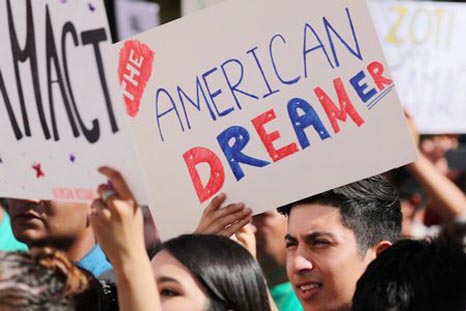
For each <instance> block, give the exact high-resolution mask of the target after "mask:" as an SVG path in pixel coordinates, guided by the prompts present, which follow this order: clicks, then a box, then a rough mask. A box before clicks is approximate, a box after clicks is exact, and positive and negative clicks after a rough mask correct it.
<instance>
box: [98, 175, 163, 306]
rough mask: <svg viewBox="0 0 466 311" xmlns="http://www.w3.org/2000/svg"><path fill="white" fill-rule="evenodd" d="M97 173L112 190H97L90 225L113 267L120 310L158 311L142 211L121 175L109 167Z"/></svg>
mask: <svg viewBox="0 0 466 311" xmlns="http://www.w3.org/2000/svg"><path fill="white" fill-rule="evenodd" d="M99 171H100V172H101V173H102V174H104V175H105V176H106V177H108V179H109V180H110V182H111V185H112V187H110V186H109V185H100V186H99V188H98V192H99V195H100V198H99V199H98V200H95V201H94V202H93V204H92V214H91V223H92V227H93V228H94V231H95V234H96V236H97V241H98V242H99V244H100V246H101V247H102V249H103V250H104V252H105V254H106V255H107V257H108V258H109V260H110V262H111V263H112V265H113V267H114V271H115V276H116V281H117V290H118V303H119V307H120V310H121V311H133V310H138V311H157V310H161V306H160V298H159V295H158V292H157V285H156V282H155V279H154V277H153V274H152V268H151V265H150V261H149V257H148V255H147V252H146V249H145V244H144V233H143V216H142V211H141V209H140V208H139V207H138V204H137V202H136V200H135V198H134V196H133V194H132V193H131V190H130V189H129V188H128V186H127V185H126V182H125V180H124V179H123V177H122V176H121V175H120V173H118V172H117V171H115V170H113V169H111V168H108V167H102V168H100V169H99Z"/></svg>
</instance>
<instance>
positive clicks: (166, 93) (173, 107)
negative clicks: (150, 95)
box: [155, 88, 184, 141]
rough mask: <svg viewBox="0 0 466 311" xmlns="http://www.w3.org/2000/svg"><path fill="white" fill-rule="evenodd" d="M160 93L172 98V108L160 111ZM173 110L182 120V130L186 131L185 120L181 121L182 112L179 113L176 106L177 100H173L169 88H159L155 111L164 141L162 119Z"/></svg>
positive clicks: (179, 119)
mask: <svg viewBox="0 0 466 311" xmlns="http://www.w3.org/2000/svg"><path fill="white" fill-rule="evenodd" d="M160 94H165V95H167V98H168V99H169V100H170V103H171V108H169V109H167V110H165V111H164V112H161V113H160V112H159V99H160ZM171 111H175V113H176V116H177V118H178V121H179V122H180V126H181V130H182V131H183V132H184V126H183V122H182V121H181V118H180V114H179V113H178V109H177V108H176V105H175V101H174V100H173V98H172V96H171V95H170V93H168V91H167V90H165V89H164V88H159V89H158V90H157V93H156V95H155V113H156V118H157V126H158V128H159V133H160V138H161V139H162V141H165V139H164V137H163V133H162V127H161V126H160V119H161V118H162V117H163V116H165V115H166V114H168V113H170V112H171Z"/></svg>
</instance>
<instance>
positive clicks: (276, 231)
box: [253, 210, 287, 267]
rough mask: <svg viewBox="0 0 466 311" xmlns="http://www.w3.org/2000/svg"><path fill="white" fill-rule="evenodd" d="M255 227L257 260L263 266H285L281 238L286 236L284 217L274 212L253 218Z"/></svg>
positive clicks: (284, 253) (283, 244) (284, 252)
mask: <svg viewBox="0 0 466 311" xmlns="http://www.w3.org/2000/svg"><path fill="white" fill-rule="evenodd" d="M253 224H254V225H255V226H256V228H257V230H256V239H257V259H258V260H259V262H261V265H262V264H263V263H265V264H271V265H274V266H282V267H284V266H285V258H286V249H285V241H283V237H284V236H285V234H286V228H287V220H286V217H284V216H283V215H281V214H279V213H278V212H277V211H276V210H271V211H268V212H266V213H263V214H260V215H257V216H254V217H253Z"/></svg>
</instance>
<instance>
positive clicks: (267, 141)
mask: <svg viewBox="0 0 466 311" xmlns="http://www.w3.org/2000/svg"><path fill="white" fill-rule="evenodd" d="M276 118H277V116H276V115H275V111H274V110H273V109H270V110H269V111H266V112H264V113H263V114H261V115H259V116H257V117H255V118H254V119H253V120H252V124H253V125H254V128H255V129H256V131H257V134H259V137H260V139H261V140H262V143H263V144H264V146H265V149H267V152H268V153H269V155H270V158H271V159H272V161H273V162H277V161H280V160H281V159H283V158H286V157H287V156H289V155H291V154H293V153H295V152H298V147H297V146H296V144H295V143H292V144H289V145H287V146H285V147H283V148H280V149H278V150H277V149H275V147H274V146H273V142H274V141H275V140H277V139H279V138H280V132H279V131H273V132H271V133H267V131H266V130H265V129H264V125H265V124H267V123H269V122H270V121H272V120H275V119H276Z"/></svg>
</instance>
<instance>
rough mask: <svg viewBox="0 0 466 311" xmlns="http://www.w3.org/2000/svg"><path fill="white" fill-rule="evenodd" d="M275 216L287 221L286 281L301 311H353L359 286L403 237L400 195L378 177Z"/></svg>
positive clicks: (292, 206)
mask: <svg viewBox="0 0 466 311" xmlns="http://www.w3.org/2000/svg"><path fill="white" fill-rule="evenodd" d="M279 211H280V212H281V213H282V214H285V215H287V216H288V230H287V234H286V236H285V241H286V247H287V260H286V264H287V274H288V278H289V279H290V281H291V283H292V284H293V289H294V290H295V292H296V294H297V296H298V298H299V300H300V301H301V303H302V305H303V307H304V310H305V311H311V310H312V311H320V310H326V311H343V310H351V307H352V303H351V301H352V297H353V294H354V290H355V287H356V282H357V280H358V279H359V277H360V276H361V275H362V274H363V272H364V271H365V269H366V267H367V265H368V264H369V263H370V262H371V261H372V260H374V259H375V257H376V256H377V254H378V253H380V252H381V251H383V250H385V249H386V248H388V247H390V246H391V245H392V243H394V242H396V241H397V240H398V239H399V236H400V232H401V217H402V216H401V209H400V202H399V199H398V192H397V190H396V188H395V187H394V186H393V185H391V184H390V183H389V182H388V181H387V180H386V179H385V178H384V177H382V176H374V177H370V178H366V179H363V180H361V181H358V182H355V183H352V184H349V185H346V186H342V187H339V188H335V189H333V190H329V191H326V192H324V193H321V194H318V195H315V196H312V197H309V198H306V199H303V200H301V201H298V202H295V203H292V204H290V205H288V206H284V207H282V208H280V209H279Z"/></svg>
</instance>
